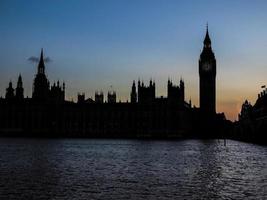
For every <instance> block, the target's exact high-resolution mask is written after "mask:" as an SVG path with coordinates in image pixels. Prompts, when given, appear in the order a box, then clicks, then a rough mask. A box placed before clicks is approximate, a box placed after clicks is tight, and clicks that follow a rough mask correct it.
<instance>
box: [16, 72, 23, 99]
mask: <svg viewBox="0 0 267 200" xmlns="http://www.w3.org/2000/svg"><path fill="white" fill-rule="evenodd" d="M23 98H24V88H23V83H22V78H21V75H19V78H18V82H17V87H16V99H17V100H19V101H22V100H23Z"/></svg>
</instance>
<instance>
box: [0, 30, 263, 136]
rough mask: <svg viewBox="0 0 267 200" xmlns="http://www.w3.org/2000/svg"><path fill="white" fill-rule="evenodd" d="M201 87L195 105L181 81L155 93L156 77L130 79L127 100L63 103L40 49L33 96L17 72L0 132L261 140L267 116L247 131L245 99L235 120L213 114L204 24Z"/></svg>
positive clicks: (212, 70)
mask: <svg viewBox="0 0 267 200" xmlns="http://www.w3.org/2000/svg"><path fill="white" fill-rule="evenodd" d="M199 85H200V87H199V94H200V97H199V101H200V102H199V104H200V107H199V108H196V107H194V106H192V105H191V101H189V102H186V101H185V85H184V81H183V80H182V79H181V80H180V82H179V84H178V85H176V84H175V83H173V82H172V80H170V79H169V80H168V82H167V97H159V98H158V97H156V95H155V89H156V85H155V82H154V81H152V80H150V81H149V84H148V85H145V84H144V82H143V81H142V82H141V81H140V80H138V81H137V82H135V81H133V84H132V87H131V92H130V102H117V100H116V92H115V91H109V92H108V94H107V101H104V94H103V92H95V98H94V100H93V99H91V98H89V99H85V95H84V94H78V100H77V102H76V103H75V102H72V101H66V100H65V89H66V88H65V83H64V82H63V83H59V81H58V82H57V83H54V84H53V85H51V86H50V83H49V80H48V79H47V76H46V72H45V62H44V55H43V49H42V50H41V55H40V59H39V64H38V66H37V74H36V75H35V78H34V81H33V90H32V98H28V97H27V98H24V89H23V81H22V77H21V75H19V77H18V81H17V85H16V88H15V89H14V88H13V85H12V82H10V83H9V85H8V87H7V89H6V94H5V98H1V99H0V136H21V137H28V136H30V137H89V138H167V139H168V138H194V137H201V138H221V137H224V138H226V137H227V138H234V137H235V138H241V139H246V138H250V139H251V135H252V134H253V137H254V136H255V138H256V139H259V138H261V136H262V135H261V134H258V133H257V132H259V133H260V132H261V131H262V130H266V127H267V125H266V119H265V120H263V121H261V122H260V123H261V125H260V127H258V129H255V127H254V128H251V132H248V133H247V132H246V131H244V130H247V129H244V127H246V126H251V124H253V123H254V122H253V121H255V120H253V118H250V116H254V118H255V119H256V118H257V117H255V114H251V113H255V112H256V111H254V110H253V109H254V107H253V106H250V107H249V106H248V105H247V104H248V102H245V104H246V105H247V106H246V105H243V109H242V111H241V114H240V120H239V122H235V123H232V122H230V121H228V120H226V118H225V116H224V114H223V113H219V114H217V113H216V58H215V55H214V53H213V50H212V46H211V39H210V36H209V32H208V27H207V30H206V35H205V39H204V42H203V50H202V52H201V54H200V58H199ZM260 98H261V99H263V98H265V100H261V102H262V103H256V104H257V105H255V107H257V109H261V116H265V118H266V113H267V112H266V110H267V109H266V105H267V102H266V99H267V94H266V92H264V94H261V96H260ZM248 107H249V108H248ZM257 109H256V108H255V110H257ZM257 112H258V111H257ZM244 113H245V114H244ZM249 119H251V120H250V122H249V123H248V122H247V121H249ZM242 120H243V121H242ZM244 120H245V121H244ZM253 126H257V125H253ZM252 129H253V130H252ZM247 135H249V137H248V136H247ZM241 136H244V137H243V138H242V137H241ZM255 138H254V139H255Z"/></svg>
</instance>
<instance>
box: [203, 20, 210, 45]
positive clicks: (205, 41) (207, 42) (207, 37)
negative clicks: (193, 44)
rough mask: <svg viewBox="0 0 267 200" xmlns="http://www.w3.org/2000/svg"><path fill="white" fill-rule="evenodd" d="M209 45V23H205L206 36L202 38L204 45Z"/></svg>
mask: <svg viewBox="0 0 267 200" xmlns="http://www.w3.org/2000/svg"><path fill="white" fill-rule="evenodd" d="M210 46H211V40H210V36H209V25H208V23H207V25H206V36H205V39H204V47H210Z"/></svg>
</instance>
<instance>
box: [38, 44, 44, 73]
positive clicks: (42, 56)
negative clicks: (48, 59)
mask: <svg viewBox="0 0 267 200" xmlns="http://www.w3.org/2000/svg"><path fill="white" fill-rule="evenodd" d="M38 73H39V74H44V73H45V64H44V51H43V48H41V55H40V60H39V65H38Z"/></svg>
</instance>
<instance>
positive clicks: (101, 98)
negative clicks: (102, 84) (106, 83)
mask: <svg viewBox="0 0 267 200" xmlns="http://www.w3.org/2000/svg"><path fill="white" fill-rule="evenodd" d="M95 102H96V103H104V94H103V92H102V91H101V92H95Z"/></svg>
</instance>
